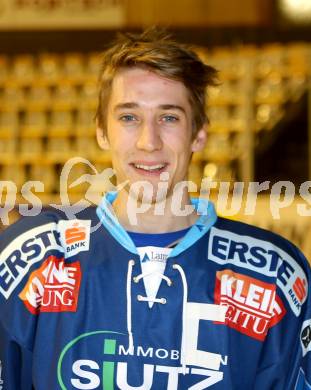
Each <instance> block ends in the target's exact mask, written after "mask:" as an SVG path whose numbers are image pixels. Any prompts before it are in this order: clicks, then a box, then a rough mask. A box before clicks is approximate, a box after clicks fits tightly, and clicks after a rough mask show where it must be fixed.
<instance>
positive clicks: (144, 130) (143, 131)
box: [136, 122, 162, 152]
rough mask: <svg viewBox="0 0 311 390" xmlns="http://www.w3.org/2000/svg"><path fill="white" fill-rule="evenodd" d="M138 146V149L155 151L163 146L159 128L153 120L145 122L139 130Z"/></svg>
mask: <svg viewBox="0 0 311 390" xmlns="http://www.w3.org/2000/svg"><path fill="white" fill-rule="evenodd" d="M136 146H137V148H138V149H141V150H145V151H147V152H153V151H155V150H160V149H161V148H162V140H161V136H160V133H159V129H158V128H157V126H156V124H154V123H153V122H148V123H147V122H145V123H144V124H143V125H142V126H141V128H140V132H139V136H138V139H137V143H136Z"/></svg>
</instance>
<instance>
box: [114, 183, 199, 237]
mask: <svg viewBox="0 0 311 390" xmlns="http://www.w3.org/2000/svg"><path fill="white" fill-rule="evenodd" d="M128 200H129V195H128V193H127V192H126V191H121V192H120V193H119V194H118V196H117V198H116V200H115V201H114V202H113V209H114V212H115V214H116V216H117V218H118V220H119V222H120V224H121V225H122V226H123V228H124V229H125V230H128V231H131V232H142V233H165V232H173V231H178V230H182V229H186V228H188V227H190V226H192V225H193V224H194V223H195V222H196V220H197V218H198V214H197V212H196V211H195V210H193V211H192V212H191V213H189V214H188V213H187V214H188V215H180V214H183V213H178V211H179V210H182V211H183V210H184V209H185V206H186V207H187V206H188V207H189V206H190V205H191V202H190V197H189V194H188V193H185V194H184V195H183V197H182V199H181V205H180V206H179V208H178V210H176V205H174V204H173V202H172V197H167V198H166V199H165V200H164V201H163V202H162V203H158V204H157V205H156V204H155V203H152V204H149V205H143V204H140V205H139V207H140V208H141V210H143V208H144V206H145V208H146V211H144V212H140V213H138V212H136V213H135V215H134V214H133V213H134V210H133V208H131V207H130V202H129V201H128ZM175 203H176V202H175ZM172 206H175V207H172ZM147 207H148V209H147ZM176 211H177V212H176ZM159 214H160V215H159Z"/></svg>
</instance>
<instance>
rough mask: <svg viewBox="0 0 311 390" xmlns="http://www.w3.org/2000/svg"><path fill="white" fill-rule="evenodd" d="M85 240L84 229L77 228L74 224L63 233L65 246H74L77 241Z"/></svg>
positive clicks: (81, 227)
mask: <svg viewBox="0 0 311 390" xmlns="http://www.w3.org/2000/svg"><path fill="white" fill-rule="evenodd" d="M85 239H86V229H85V227H84V226H79V224H78V223H74V224H73V225H72V228H68V229H66V231H65V240H66V244H67V245H69V244H74V243H75V242H78V241H84V240H85Z"/></svg>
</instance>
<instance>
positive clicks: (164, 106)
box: [114, 102, 186, 114]
mask: <svg viewBox="0 0 311 390" xmlns="http://www.w3.org/2000/svg"><path fill="white" fill-rule="evenodd" d="M138 107H139V104H138V103H135V102H125V103H119V104H117V105H116V106H115V107H114V111H117V110H123V109H131V108H138ZM158 108H160V109H161V110H179V111H181V112H183V113H184V114H186V110H185V109H184V108H183V107H182V106H179V105H178V104H160V105H159V106H158Z"/></svg>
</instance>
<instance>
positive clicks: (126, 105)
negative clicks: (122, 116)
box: [114, 102, 139, 111]
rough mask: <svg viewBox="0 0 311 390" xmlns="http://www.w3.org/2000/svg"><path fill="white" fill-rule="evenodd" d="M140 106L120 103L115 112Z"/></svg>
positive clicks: (131, 103) (132, 103)
mask: <svg viewBox="0 0 311 390" xmlns="http://www.w3.org/2000/svg"><path fill="white" fill-rule="evenodd" d="M138 107H139V106H138V104H137V103H134V102H126V103H119V104H117V105H116V106H115V107H114V111H117V110H122V109H124V108H138Z"/></svg>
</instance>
